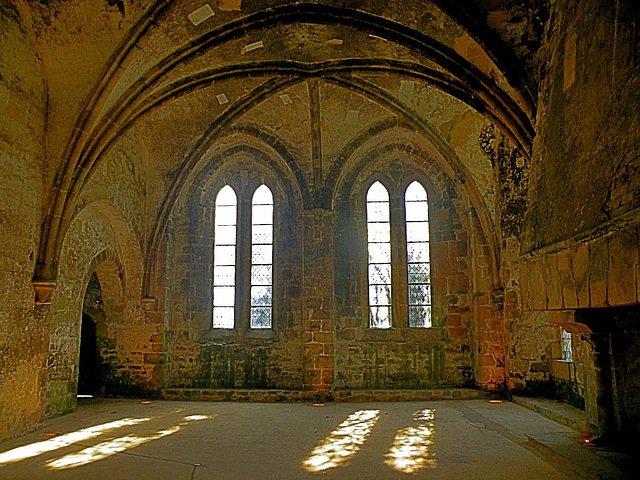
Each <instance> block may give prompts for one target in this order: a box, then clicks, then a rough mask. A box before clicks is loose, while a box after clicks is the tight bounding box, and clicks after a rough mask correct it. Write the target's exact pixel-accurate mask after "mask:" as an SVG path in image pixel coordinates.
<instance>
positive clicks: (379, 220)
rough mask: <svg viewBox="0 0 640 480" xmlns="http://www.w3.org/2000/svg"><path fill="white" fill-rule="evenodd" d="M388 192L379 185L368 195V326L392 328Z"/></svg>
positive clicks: (373, 187)
mask: <svg viewBox="0 0 640 480" xmlns="http://www.w3.org/2000/svg"><path fill="white" fill-rule="evenodd" d="M390 231H391V227H390V223H389V193H388V192H387V189H386V188H385V187H384V185H382V183H380V182H375V183H374V184H373V185H371V187H369V191H368V192H367V239H368V252H369V256H368V264H369V267H368V272H369V274H368V280H369V326H370V327H371V328H390V327H391V243H390Z"/></svg>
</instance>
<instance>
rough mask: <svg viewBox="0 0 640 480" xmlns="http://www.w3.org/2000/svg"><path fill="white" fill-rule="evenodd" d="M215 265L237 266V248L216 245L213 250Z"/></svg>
mask: <svg viewBox="0 0 640 480" xmlns="http://www.w3.org/2000/svg"><path fill="white" fill-rule="evenodd" d="M213 262H214V265H233V266H234V267H235V264H236V246H235V245H216V246H215V247H214V249H213Z"/></svg>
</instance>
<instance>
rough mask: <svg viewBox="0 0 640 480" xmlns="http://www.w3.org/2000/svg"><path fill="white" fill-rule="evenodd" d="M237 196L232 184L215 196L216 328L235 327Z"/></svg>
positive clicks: (214, 311) (214, 285)
mask: <svg viewBox="0 0 640 480" xmlns="http://www.w3.org/2000/svg"><path fill="white" fill-rule="evenodd" d="M237 213H238V198H237V196H236V192H235V191H234V190H233V188H231V187H230V186H229V185H226V186H225V187H223V188H222V189H221V190H220V191H219V192H218V195H217V196H216V202H215V226H214V247H213V328H233V327H234V324H235V291H236V224H237Z"/></svg>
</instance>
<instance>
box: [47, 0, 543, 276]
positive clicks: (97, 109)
mask: <svg viewBox="0 0 640 480" xmlns="http://www.w3.org/2000/svg"><path fill="white" fill-rule="evenodd" d="M327 3H329V2H327ZM170 10H171V4H170V3H169V2H166V1H162V2H157V3H155V4H154V5H153V7H152V8H151V9H150V10H149V12H148V14H147V15H145V16H144V17H143V18H142V19H141V20H140V22H139V23H138V25H137V26H136V27H135V28H134V29H133V31H132V33H131V35H130V37H129V38H128V39H127V40H126V41H125V43H124V44H123V45H122V46H121V48H120V49H119V51H118V52H117V53H116V54H115V55H114V57H113V64H112V65H111V66H110V67H109V68H108V69H107V71H106V72H105V75H104V76H103V77H102V78H101V80H100V82H99V83H98V84H97V85H96V87H95V88H94V90H93V93H92V95H91V97H90V99H89V100H88V102H87V107H86V108H84V109H83V111H84V112H86V113H85V114H84V115H82V116H81V117H80V118H79V119H78V121H77V123H76V127H75V128H74V130H73V132H74V133H73V135H72V137H71V138H70V141H69V143H68V144H67V148H66V151H65V155H64V157H65V166H64V168H63V169H62V170H61V173H60V175H59V176H58V178H57V179H56V187H55V188H54V189H53V191H52V199H51V200H52V201H51V205H52V207H51V210H50V211H49V212H48V213H47V214H46V216H45V218H44V219H43V223H42V235H41V239H42V241H41V245H40V248H39V253H38V266H37V269H36V274H35V276H34V280H35V281H50V282H51V281H55V278H56V275H57V273H56V272H57V264H56V263H55V261H56V259H57V258H58V256H59V252H60V249H61V243H62V239H63V238H64V235H65V231H66V229H67V228H68V226H69V218H70V216H69V212H70V211H73V207H74V205H73V204H74V202H75V200H74V199H75V198H78V196H79V193H80V191H81V190H82V188H83V185H84V184H85V183H86V182H87V180H88V178H89V177H90V175H91V173H92V171H93V170H94V169H95V165H96V163H98V162H99V160H100V157H101V152H102V150H103V149H104V148H106V146H108V145H109V144H110V143H111V142H112V141H113V139H114V138H115V136H117V135H118V134H119V133H118V128H120V127H119V126H121V125H127V124H129V121H130V119H131V118H132V117H135V115H136V114H137V113H136V112H137V111H138V112H139V110H140V109H144V108H147V107H148V102H147V100H148V98H150V97H152V96H153V95H156V94H157V92H158V91H159V90H161V88H162V87H161V85H162V82H164V81H165V80H166V79H167V78H168V74H169V73H171V72H172V71H174V70H175V67H176V66H177V65H181V64H184V63H186V62H187V61H189V60H190V59H192V58H194V57H196V56H197V55H199V54H201V53H203V52H204V51H206V50H207V49H209V48H212V47H214V46H216V45H221V44H223V43H224V42H227V41H230V40H233V39H237V38H240V37H242V36H244V35H247V34H248V33H251V32H255V31H258V30H259V29H265V28H272V27H274V26H279V25H287V24H293V23H296V22H307V23H310V24H321V25H327V24H328V25H340V26H343V27H347V28H355V29H357V30H359V31H362V32H367V33H371V34H372V35H375V36H377V37H380V38H383V39H386V40H388V41H390V42H394V43H397V44H399V45H402V46H404V47H406V48H410V49H414V50H416V51H418V52H420V53H421V54H422V55H424V56H425V58H428V59H429V60H430V61H434V62H435V63H437V64H438V65H439V66H440V67H441V68H442V69H443V70H444V71H445V72H446V73H447V75H448V76H449V78H448V79H446V81H445V84H446V83H449V84H450V86H451V92H455V91H461V92H462V94H463V95H462V96H465V98H466V101H468V102H469V103H470V104H471V103H474V102H475V103H474V105H472V106H474V108H477V109H479V110H480V111H487V112H488V114H490V115H493V116H494V117H495V118H496V119H497V120H500V121H499V122H498V124H500V125H502V126H503V127H504V128H505V130H506V132H507V133H508V134H509V135H510V136H511V138H515V139H517V143H518V144H519V145H520V147H521V148H522V149H523V153H524V155H528V152H529V151H530V147H531V141H532V138H533V134H534V131H533V127H532V125H533V121H534V111H535V107H534V106H533V105H532V101H531V98H529V96H528V95H527V94H526V93H527V92H526V91H525V92H523V91H522V87H523V85H522V84H521V82H520V79H519V77H518V76H517V75H509V76H508V77H509V78H512V79H514V80H513V83H514V85H513V86H511V88H509V89H507V90H509V91H507V90H505V85H506V86H509V82H508V81H507V80H506V78H505V79H504V84H505V85H500V83H499V82H497V81H495V79H494V78H492V76H493V74H492V75H489V74H488V73H487V72H484V71H483V70H482V69H481V68H479V66H478V65H475V64H474V62H473V61H472V58H473V55H469V56H468V58H467V57H465V56H464V55H461V54H459V53H458V52H456V51H455V49H453V48H451V47H450V46H447V45H444V44H443V43H441V42H440V41H438V40H436V39H435V38H432V37H430V36H428V35H427V34H424V33H422V32H421V31H419V30H417V29H415V28H412V27H411V26H409V25H405V24H404V23H401V22H398V21H394V20H391V19H386V18H384V17H383V16H379V15H376V14H375V13H371V12H367V11H361V10H354V9H350V8H344V7H337V6H333V5H329V4H316V3H306V2H303V3H294V4H288V5H281V6H275V7H272V8H269V9H266V10H264V11H258V12H254V13H250V14H248V15H245V16H243V17H240V18H237V19H235V20H232V21H230V22H228V23H226V24H223V25H219V26H217V27H215V28H213V29H212V30H210V31H207V32H206V33H204V34H202V35H200V36H198V37H195V38H191V39H189V40H187V41H185V43H184V44H183V45H179V46H176V48H175V49H173V50H172V51H171V53H170V54H169V55H167V56H165V57H162V56H161V55H159V56H158V58H157V60H156V63H153V62H149V65H150V66H149V67H148V69H147V70H141V73H140V74H139V76H138V77H137V78H136V79H135V81H132V82H129V83H127V81H123V84H124V87H122V86H121V85H119V80H121V77H119V75H122V74H123V72H127V70H128V69H127V67H128V66H129V65H130V64H131V63H133V64H135V63H136V62H135V52H136V49H135V48H134V46H136V45H137V44H139V43H140V42H141V41H142V39H143V38H145V35H148V34H149V32H150V31H151V26H152V25H154V22H158V21H159V20H160V19H161V18H162V15H167V16H168V15H169V14H168V13H167V12H169V11H170ZM451 11H453V12H454V14H455V13H456V12H457V10H455V9H454V10H451ZM460 18H463V16H460ZM455 20H456V18H455V16H454V21H455ZM463 24H464V22H463ZM463 30H464V28H463ZM470 38H473V36H472V37H470ZM483 44H488V43H487V42H482V41H480V45H483ZM479 48H481V47H479ZM483 53H484V55H485V56H487V59H493V61H495V62H496V63H497V65H498V66H499V67H504V65H505V62H504V58H502V57H504V55H502V53H501V52H491V51H489V52H484V51H483ZM487 54H488V55H487ZM490 61H491V60H490ZM226 67H230V66H226ZM231 67H232V66H231ZM505 68H506V67H505ZM413 69H414V67H411V70H413ZM415 69H416V70H420V66H419V65H416V66H415ZM231 70H233V68H231ZM269 70H272V71H273V72H276V71H277V69H274V67H273V66H272V67H271V68H270V69H269V68H267V69H264V68H262V66H260V65H256V71H257V72H260V71H262V72H265V71H269ZM280 71H281V73H275V74H276V75H290V71H289V73H287V72H286V69H285V71H284V72H283V71H282V69H280ZM497 71H498V72H499V75H498V76H500V77H501V78H502V77H503V75H502V72H501V70H500V68H498V69H497ZM252 73H253V74H255V73H256V72H255V71H254V72H249V73H248V74H249V75H251V74H252ZM272 74H273V73H272ZM306 75H309V73H307V74H306ZM312 75H317V73H312ZM198 81H201V80H197V79H191V80H189V79H177V80H175V83H174V87H175V91H177V90H179V89H182V88H184V87H185V84H191V85H193V84H194V82H195V83H197V82H198ZM277 81H278V79H276V80H274V82H276V83H277ZM463 87H468V89H467V90H466V91H465V89H464V88H463ZM513 87H515V88H513ZM187 88H189V87H187ZM172 94H173V93H172V92H166V93H165V94H163V96H165V97H171V95H172ZM114 99H116V100H117V101H114ZM111 105H113V106H111ZM103 107H106V108H103Z"/></svg>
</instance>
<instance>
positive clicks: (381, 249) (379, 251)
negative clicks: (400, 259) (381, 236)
mask: <svg viewBox="0 0 640 480" xmlns="http://www.w3.org/2000/svg"><path fill="white" fill-rule="evenodd" d="M369 263H391V245H389V244H388V243H370V244H369Z"/></svg>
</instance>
